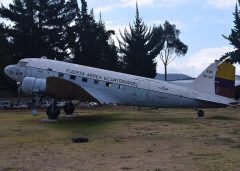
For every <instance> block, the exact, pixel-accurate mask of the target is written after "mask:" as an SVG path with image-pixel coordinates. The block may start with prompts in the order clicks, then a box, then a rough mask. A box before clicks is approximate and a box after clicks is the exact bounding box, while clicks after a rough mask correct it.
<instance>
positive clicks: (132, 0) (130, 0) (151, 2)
mask: <svg viewBox="0 0 240 171" xmlns="http://www.w3.org/2000/svg"><path fill="white" fill-rule="evenodd" d="M187 2H190V0H137V3H138V6H139V7H151V8H155V7H175V6H177V5H180V4H185V3H187ZM135 7H136V0H120V1H119V2H116V1H114V2H112V1H111V2H108V3H107V4H106V5H103V6H99V7H96V8H95V11H96V12H102V13H104V12H105V13H106V12H110V11H112V10H114V9H116V8H135Z"/></svg>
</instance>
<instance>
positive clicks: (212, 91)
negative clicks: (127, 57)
mask: <svg viewBox="0 0 240 171" xmlns="http://www.w3.org/2000/svg"><path fill="white" fill-rule="evenodd" d="M4 72H5V74H6V75H7V76H8V77H10V78H11V79H13V80H15V81H17V82H19V83H20V84H19V85H20V90H21V91H22V92H23V93H25V94H28V95H30V96H32V97H33V99H41V98H43V97H48V98H49V99H51V105H50V106H49V107H48V108H47V115H48V117H49V118H50V119H57V118H58V116H59V114H60V108H59V107H58V106H57V105H56V103H57V101H58V100H65V101H67V103H66V104H65V106H64V107H63V108H64V111H65V113H66V114H71V113H73V112H74V110H75V106H74V104H73V103H72V100H80V101H98V102H100V103H106V104H111V103H112V104H121V105H131V106H145V107H147V106H149V107H154V108H161V107H163V108H206V107H207V108H208V107H226V106H229V105H232V104H234V103H236V100H235V99H234V89H235V85H234V83H235V67H234V66H233V65H231V64H228V63H221V64H220V63H219V62H218V61H215V62H214V63H212V64H211V65H210V66H209V67H208V68H207V69H205V70H204V71H203V72H202V74H200V75H199V76H198V77H197V78H196V79H195V80H194V81H192V82H191V83H180V82H167V81H160V80H155V79H149V78H144V77H139V76H134V75H129V74H124V73H119V72H113V71H108V70H103V69H97V68H92V67H87V66H82V65H76V64H72V63H66V62H61V61H56V60H49V59H47V58H46V57H43V58H27V59H22V60H20V61H19V63H18V64H16V65H9V66H7V67H6V68H5V69H4ZM37 97H38V98H37Z"/></svg>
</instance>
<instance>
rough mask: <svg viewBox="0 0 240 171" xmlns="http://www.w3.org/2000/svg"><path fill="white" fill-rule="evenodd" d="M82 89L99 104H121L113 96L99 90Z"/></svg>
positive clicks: (84, 87)
mask: <svg viewBox="0 0 240 171" xmlns="http://www.w3.org/2000/svg"><path fill="white" fill-rule="evenodd" d="M83 89H84V90H86V92H88V93H89V94H91V95H92V96H93V97H94V98H96V99H97V100H98V101H99V102H100V103H107V104H109V103H115V104H118V103H120V102H122V100H121V99H119V98H118V97H116V96H114V95H113V94H110V93H106V92H105V91H102V90H100V89H94V88H91V87H86V86H83Z"/></svg>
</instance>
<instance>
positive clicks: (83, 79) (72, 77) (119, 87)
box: [58, 73, 122, 89]
mask: <svg viewBox="0 0 240 171" xmlns="http://www.w3.org/2000/svg"><path fill="white" fill-rule="evenodd" d="M63 76H64V74H63V73H58V77H60V78H63ZM75 79H76V76H75V75H70V80H75ZM87 81H88V79H87V78H85V77H82V82H87ZM93 83H94V84H96V85H97V84H99V81H98V80H94V81H93ZM105 86H106V87H112V83H110V82H106V84H105ZM121 88H122V86H121V85H119V86H118V89H121Z"/></svg>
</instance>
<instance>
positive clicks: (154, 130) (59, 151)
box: [0, 107, 240, 171]
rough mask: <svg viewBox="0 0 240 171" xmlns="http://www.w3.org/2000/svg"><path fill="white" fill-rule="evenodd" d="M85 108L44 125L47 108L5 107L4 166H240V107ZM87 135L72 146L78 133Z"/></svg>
mask: <svg viewBox="0 0 240 171" xmlns="http://www.w3.org/2000/svg"><path fill="white" fill-rule="evenodd" d="M205 114H206V115H205V116H206V118H205V119H198V118H197V115H196V112H195V111H193V110H188V109H159V110H150V109H148V108H143V109H142V110H135V109H134V108H132V107H116V108H97V109H79V110H77V112H76V115H77V117H74V118H66V117H61V118H60V120H59V121H58V122H52V123H45V122H42V121H41V120H42V119H43V118H45V117H46V116H45V114H44V112H43V111H41V112H40V114H39V115H38V116H35V117H32V116H31V111H26V110H24V111H22V112H20V111H17V112H16V111H12V112H11V111H7V112H5V111H0V139H1V141H0V170H51V171H52V170H84V171H85V170H91V171H92V170H93V171H94V170H96V171H98V170H100V171H101V170H104V171H105V170H123V171H124V170H150V171H156V170H203V171H205V170H238V169H239V168H240V150H239V149H240V148H239V146H240V129H239V125H240V116H239V115H238V114H239V112H238V110H237V109H232V108H227V109H207V110H206V111H205ZM78 136H84V137H87V138H89V142H87V143H72V138H73V137H78Z"/></svg>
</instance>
